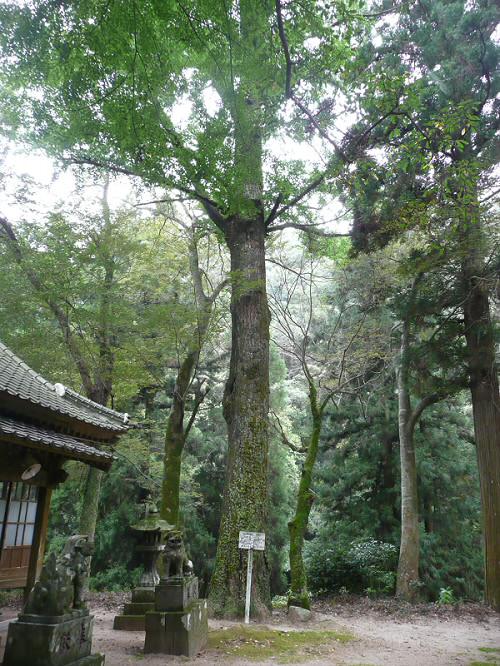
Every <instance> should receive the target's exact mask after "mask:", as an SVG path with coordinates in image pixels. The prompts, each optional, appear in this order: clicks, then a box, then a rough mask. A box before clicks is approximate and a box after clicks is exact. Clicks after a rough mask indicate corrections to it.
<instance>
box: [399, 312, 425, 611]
mask: <svg viewBox="0 0 500 666" xmlns="http://www.w3.org/2000/svg"><path fill="white" fill-rule="evenodd" d="M409 344H410V342H409V326H408V322H407V321H404V322H403V331H402V333H401V353H400V359H399V367H398V371H397V384H398V414H399V418H398V425H399V450H400V459H401V542H400V548H399V562H398V574H397V583H396V596H398V597H401V598H403V599H406V600H407V601H414V600H415V598H416V597H417V592H418V588H417V583H418V567H419V555H420V533H419V522H418V490H417V463H416V458H415V446H414V442H413V427H412V424H411V404H410V393H409V388H408V378H409V377H408V375H409V368H408V363H409V360H408V352H409Z"/></svg>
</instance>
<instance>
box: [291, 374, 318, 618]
mask: <svg viewBox="0 0 500 666" xmlns="http://www.w3.org/2000/svg"><path fill="white" fill-rule="evenodd" d="M309 403H310V408H311V415H312V430H311V438H310V440H309V446H308V447H307V453H306V458H305V460H304V466H303V467H302V472H301V476H300V482H299V488H298V491H297V505H296V509H295V516H294V517H293V519H292V520H291V521H290V522H289V523H288V531H289V534H290V577H291V581H290V588H291V590H290V596H289V599H288V605H289V606H300V607H302V608H309V607H310V600H309V593H308V591H307V573H306V568H305V565H304V557H303V551H304V537H305V534H306V531H307V525H308V523H309V515H310V513H311V507H312V505H313V501H314V495H313V493H312V492H311V484H312V477H313V471H314V465H315V464H316V458H317V455H318V447H319V440H320V436H321V426H322V421H323V418H322V417H323V414H322V410H321V409H320V408H319V407H318V404H317V391H316V388H315V387H314V386H313V385H312V384H309Z"/></svg>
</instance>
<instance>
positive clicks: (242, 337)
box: [209, 218, 270, 616]
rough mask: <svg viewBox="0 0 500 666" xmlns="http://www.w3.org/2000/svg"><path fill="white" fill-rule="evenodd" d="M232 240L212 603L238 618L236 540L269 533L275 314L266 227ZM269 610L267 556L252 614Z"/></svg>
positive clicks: (235, 229) (240, 593) (251, 226)
mask: <svg viewBox="0 0 500 666" xmlns="http://www.w3.org/2000/svg"><path fill="white" fill-rule="evenodd" d="M226 237H227V243H228V246H229V250H230V253H231V272H232V294H231V320H232V348H231V362H230V369H229V377H228V380H227V384H226V390H225V395H224V417H225V419H226V422H227V428H228V437H229V445H228V459H227V468H226V482H225V490H224V500H223V508H222V519H221V526H220V533H219V541H218V546H217V557H216V565H215V571H214V574H213V576H212V580H211V584H210V594H209V601H210V606H211V609H212V612H214V613H215V614H217V615H222V616H235V615H242V613H243V609H244V602H245V572H244V563H243V561H242V558H241V555H240V551H239V550H238V533H239V531H240V530H248V531H255V532H265V531H266V525H267V472H268V408H269V310H268V305H267V295H266V272H265V247H264V225H263V220H262V219H260V218H257V219H254V220H241V219H235V220H234V221H233V224H232V226H231V228H230V230H229V231H228V233H227V236H226ZM269 605H270V591H269V572H268V570H267V565H266V562H265V559H264V557H263V554H262V553H255V558H254V575H253V588H252V611H253V612H257V613H259V614H261V613H262V612H265V611H266V610H267V609H268V608H269Z"/></svg>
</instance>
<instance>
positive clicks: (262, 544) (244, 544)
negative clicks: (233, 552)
mask: <svg viewBox="0 0 500 666" xmlns="http://www.w3.org/2000/svg"><path fill="white" fill-rule="evenodd" d="M238 546H239V548H244V549H245V550H250V548H251V549H252V550H265V549H266V535H265V534H264V532H240V539H239V544H238Z"/></svg>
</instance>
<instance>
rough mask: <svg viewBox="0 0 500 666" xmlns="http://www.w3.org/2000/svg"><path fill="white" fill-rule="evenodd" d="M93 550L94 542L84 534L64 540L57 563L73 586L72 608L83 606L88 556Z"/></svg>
mask: <svg viewBox="0 0 500 666" xmlns="http://www.w3.org/2000/svg"><path fill="white" fill-rule="evenodd" d="M93 552H94V544H93V543H92V541H90V540H89V538H88V536H86V535H84V534H77V535H76V536H72V537H70V538H69V539H68V541H67V542H66V545H65V546H64V550H63V552H62V555H61V559H60V560H59V565H60V566H61V567H63V568H64V569H65V570H66V573H67V575H68V576H69V578H70V580H71V586H72V588H73V598H72V600H71V606H72V608H77V609H80V608H85V600H84V598H83V591H84V589H85V582H86V580H87V576H88V569H89V566H88V565H89V560H88V558H89V557H90V556H91V555H92V553H93Z"/></svg>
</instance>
